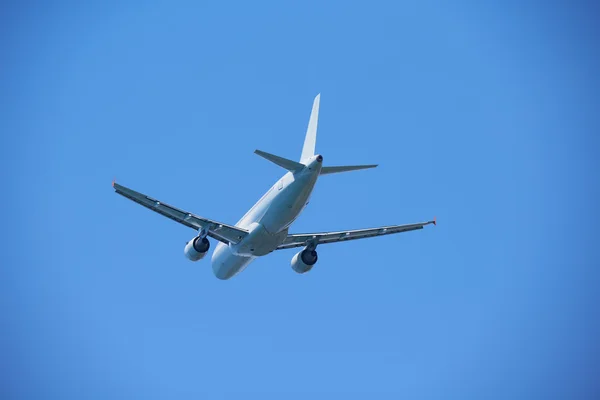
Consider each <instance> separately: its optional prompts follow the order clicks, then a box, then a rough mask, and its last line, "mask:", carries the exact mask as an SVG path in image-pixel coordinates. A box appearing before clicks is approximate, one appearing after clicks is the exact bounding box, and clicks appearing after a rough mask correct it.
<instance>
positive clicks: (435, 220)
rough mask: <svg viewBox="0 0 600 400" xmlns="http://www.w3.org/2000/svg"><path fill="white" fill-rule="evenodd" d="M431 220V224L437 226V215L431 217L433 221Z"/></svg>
mask: <svg viewBox="0 0 600 400" xmlns="http://www.w3.org/2000/svg"><path fill="white" fill-rule="evenodd" d="M431 222H433V225H435V226H437V217H433V221H431Z"/></svg>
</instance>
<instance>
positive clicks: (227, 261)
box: [211, 155, 322, 279]
mask: <svg viewBox="0 0 600 400" xmlns="http://www.w3.org/2000/svg"><path fill="white" fill-rule="evenodd" d="M321 161H322V157H319V156H316V155H315V156H313V157H311V158H310V159H309V160H308V161H307V162H306V168H304V169H303V170H301V171H297V172H295V173H292V172H288V173H287V174H285V175H284V176H283V177H282V178H281V179H280V180H279V181H277V182H276V183H275V184H274V185H273V186H272V187H271V189H269V191H268V192H267V193H265V194H264V195H263V197H262V198H261V199H260V200H258V202H257V203H256V204H255V205H254V206H253V207H252V208H251V209H250V210H249V211H248V212H247V213H246V215H244V216H243V217H242V219H241V220H240V221H239V222H238V223H237V224H236V226H237V227H239V228H243V229H246V230H247V231H248V232H249V234H248V235H247V236H246V237H245V238H244V239H243V240H242V241H241V242H240V243H238V244H229V245H227V244H224V243H222V242H219V244H218V245H217V247H216V248H215V251H214V252H213V255H212V260H211V262H212V268H213V272H214V274H215V276H216V277H217V278H219V279H229V278H231V277H233V276H235V275H237V274H238V273H240V272H241V271H243V270H244V268H246V267H247V266H248V264H250V263H251V262H252V261H254V259H255V258H256V257H259V256H264V255H266V254H269V253H270V252H272V251H273V250H275V249H276V248H277V246H279V245H280V244H281V243H283V241H284V240H285V238H286V237H287V234H288V228H289V226H290V225H291V224H292V222H294V220H295V219H296V218H297V217H298V215H300V213H301V212H302V210H304V207H306V205H307V204H308V200H309V198H310V195H311V194H312V191H313V189H314V186H315V183H316V182H317V178H318V177H319V173H320V172H321V167H322V162H321Z"/></svg>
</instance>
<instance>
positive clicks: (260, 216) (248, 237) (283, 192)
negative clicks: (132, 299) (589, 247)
mask: <svg viewBox="0 0 600 400" xmlns="http://www.w3.org/2000/svg"><path fill="white" fill-rule="evenodd" d="M320 98H321V94H320V93H319V94H318V95H317V96H316V97H315V99H314V102H313V106H312V111H311V114H310V119H309V122H308V129H307V130H306V136H305V139H304V146H303V148H302V155H301V156H300V161H293V160H289V159H286V158H283V157H279V156H276V155H274V154H270V153H267V152H264V151H261V150H256V151H255V153H256V154H257V155H259V156H261V157H263V158H265V159H267V160H269V161H271V162H272V163H274V164H276V165H278V166H280V167H282V168H284V169H286V170H287V171H288V172H287V173H286V174H285V175H284V176H283V177H282V178H281V179H279V180H278V181H277V182H276V183H275V184H274V185H273V186H271V188H270V189H269V190H268V191H267V192H266V193H265V194H264V195H263V196H262V197H261V198H260V200H258V202H256V204H255V205H254V206H253V207H252V208H251V209H250V210H248V212H247V213H246V214H245V215H244V216H243V217H242V219H240V220H239V221H238V222H237V223H236V224H235V225H228V224H225V223H222V222H218V221H215V220H212V219H208V218H204V217H201V216H198V215H196V214H192V213H190V212H187V211H183V210H180V209H178V208H176V207H173V206H170V205H168V204H166V203H163V202H162V201H159V200H156V199H154V198H152V197H150V196H146V195H145V194H142V193H139V192H136V191H134V190H131V189H129V188H127V187H125V186H122V185H119V184H117V183H116V182H114V181H113V188H114V190H115V192H116V193H118V194H120V195H122V196H124V197H126V198H128V199H130V200H133V201H135V202H136V203H138V204H141V205H142V206H144V207H147V208H149V209H150V210H152V211H155V212H157V213H159V214H161V215H164V216H165V217H167V218H171V219H172V220H174V221H177V222H179V223H180V224H182V225H185V226H187V227H189V228H192V229H194V230H196V231H197V234H196V236H195V237H194V238H193V239H192V240H190V241H188V242H187V243H186V245H185V248H184V254H185V256H186V257H187V258H188V259H189V260H191V261H199V260H201V259H203V258H204V257H205V256H206V254H207V253H208V250H209V249H210V241H209V240H208V238H207V237H211V238H213V239H215V240H217V241H218V244H217V247H216V248H215V250H214V252H213V255H212V259H211V264H212V270H213V273H214V275H215V276H216V277H217V278H218V279H222V280H226V279H230V278H232V277H234V276H236V275H237V274H239V273H240V272H242V271H243V270H244V269H245V268H246V267H247V266H248V265H249V264H250V263H251V262H252V261H254V260H255V259H256V258H258V257H261V256H265V255H267V254H269V253H271V252H273V251H275V250H283V249H291V248H297V247H303V249H302V250H301V251H299V252H298V253H296V255H294V257H293V258H292V261H291V266H292V269H293V270H294V271H295V272H297V273H299V274H305V273H307V272H308V271H310V270H311V269H312V268H313V266H314V265H315V264H316V262H317V260H318V256H317V251H316V249H317V246H319V245H323V244H326V243H335V242H344V241H347V240H356V239H363V238H368V237H374V236H382V235H390V234H393V233H400V232H408V231H414V230H418V229H423V227H424V226H426V225H429V224H434V225H436V219H435V218H434V219H433V220H432V221H427V222H419V223H416V224H408V225H391V226H383V227H379V228H370V229H358V230H349V231H339V232H323V233H301V234H289V233H288V229H289V227H290V225H291V224H292V223H293V222H294V221H295V220H296V218H298V216H299V215H300V213H301V212H302V211H303V210H304V208H305V207H306V205H307V204H308V201H309V199H310V196H311V194H312V191H313V189H314V187H315V183H316V182H317V179H318V178H319V177H320V176H321V175H329V174H335V173H340V172H346V171H356V170H362V169H368V168H374V167H376V166H377V165H347V166H332V167H327V166H323V156H322V155H321V154H315V144H316V138H317V123H318V119H319V103H320Z"/></svg>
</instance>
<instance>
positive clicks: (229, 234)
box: [113, 182, 248, 244]
mask: <svg viewBox="0 0 600 400" xmlns="http://www.w3.org/2000/svg"><path fill="white" fill-rule="evenodd" d="M113 187H114V188H115V192H117V193H118V194H120V195H121V196H124V197H127V198H128V199H129V200H133V201H135V202H136V203H138V204H141V205H143V206H144V207H146V208H149V209H150V210H152V211H154V212H157V213H159V214H161V215H164V216H165V217H167V218H171V219H172V220H174V221H177V222H179V223H180V224H182V225H185V226H187V227H190V228H192V229H195V230H200V229H204V228H207V229H208V236H210V237H212V238H213V239H216V240H218V241H220V242H223V243H226V244H228V243H239V242H240V241H241V240H242V239H243V238H244V237H245V236H246V235H247V234H248V231H246V230H244V229H241V228H238V227H235V226H231V225H227V224H224V223H222V222H217V221H213V220H211V219H207V218H203V217H199V216H198V215H194V214H192V213H189V212H187V211H183V210H180V209H178V208H175V207H173V206H170V205H168V204H166V203H163V202H162V201H158V200H156V199H153V198H152V197H149V196H146V195H145V194H142V193H138V192H136V191H135V190H131V189H129V188H126V187H125V186H121V185H119V184H118V183H115V182H113Z"/></svg>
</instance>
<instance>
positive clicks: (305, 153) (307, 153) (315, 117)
mask: <svg viewBox="0 0 600 400" xmlns="http://www.w3.org/2000/svg"><path fill="white" fill-rule="evenodd" d="M320 100H321V93H319V94H318V95H317V97H315V101H314V102H313V107H312V111H311V113H310V120H309V121H308V129H307V130H306V137H305V138H304V147H303V148H302V156H301V157H300V162H304V161H305V160H308V159H309V158H311V157H312V156H314V155H315V145H316V143H317V123H318V121H319V102H320Z"/></svg>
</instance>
